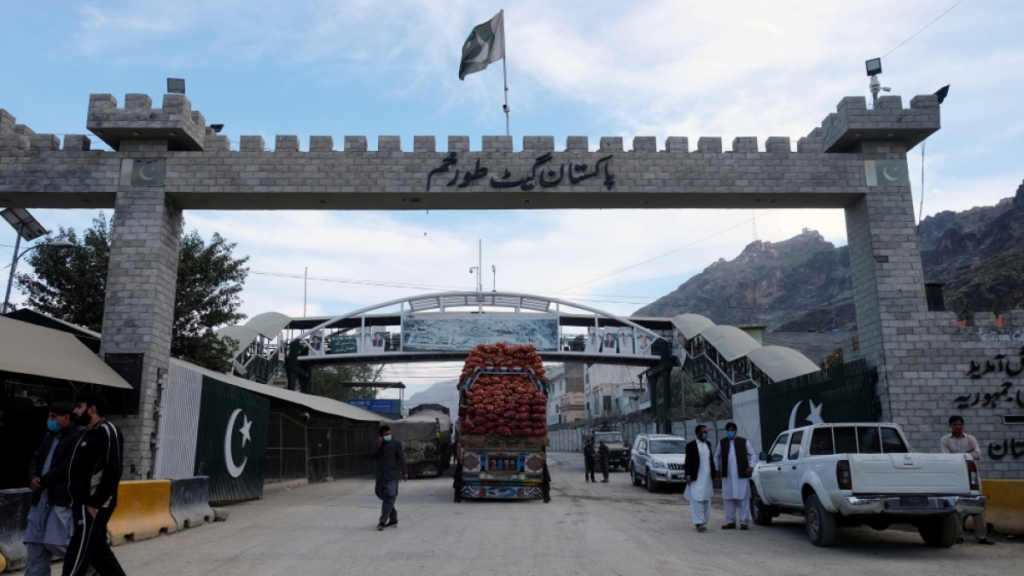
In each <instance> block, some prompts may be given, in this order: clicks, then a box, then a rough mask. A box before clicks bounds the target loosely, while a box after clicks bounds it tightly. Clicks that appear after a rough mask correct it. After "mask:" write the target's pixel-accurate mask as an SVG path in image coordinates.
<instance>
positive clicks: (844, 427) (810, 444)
mask: <svg viewBox="0 0 1024 576" xmlns="http://www.w3.org/2000/svg"><path fill="white" fill-rule="evenodd" d="M759 460H760V461H759V462H758V463H757V464H756V465H755V466H754V474H753V477H752V478H751V484H752V490H751V492H752V496H753V501H752V503H751V515H752V516H753V520H754V523H755V524H759V525H762V526H765V525H767V524H769V523H771V521H772V518H774V517H776V516H778V515H779V514H782V513H798V514H803V515H804V518H805V524H806V527H807V536H808V537H809V538H810V540H811V542H812V543H813V544H814V545H815V546H830V545H832V543H833V542H834V541H835V537H836V528H837V527H844V526H859V525H862V524H866V525H868V526H871V527H872V528H874V529H876V530H884V529H886V528H888V527H889V526H890V525H892V524H910V525H912V526H914V527H916V528H917V531H918V532H919V533H920V534H921V538H922V539H923V540H924V541H925V543H926V544H928V545H929V546H936V547H948V546H952V545H953V543H954V541H955V539H956V520H955V516H954V514H953V512H959V513H961V514H977V513H979V512H982V511H983V510H984V509H985V498H984V497H982V496H981V494H980V492H979V490H980V486H979V484H978V482H979V481H978V468H977V466H976V465H975V463H974V461H973V460H972V459H971V457H970V456H968V455H966V454H922V453H917V452H912V451H911V450H910V445H909V444H908V443H907V440H906V438H905V437H904V435H903V431H902V430H901V429H900V427H899V426H897V425H896V424H887V423H886V424H878V423H864V424H817V425H814V426H805V427H802V428H795V429H793V430H787V431H785V432H783V433H782V434H780V435H779V437H778V438H777V439H776V440H775V443H774V444H773V445H772V447H771V449H770V450H768V451H767V452H761V454H760V457H759Z"/></svg>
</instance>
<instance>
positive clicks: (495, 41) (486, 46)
mask: <svg viewBox="0 0 1024 576" xmlns="http://www.w3.org/2000/svg"><path fill="white" fill-rule="evenodd" d="M504 57H505V13H504V11H502V12H498V13H497V14H496V15H495V16H494V18H491V19H490V20H488V21H487V22H484V23H483V24H481V25H479V26H477V27H476V28H473V31H472V32H470V33H469V38H466V43H465V44H463V45H462V63H461V64H459V80H465V79H466V76H468V75H469V74H472V73H474V72H479V71H481V70H484V69H486V68H487V65H488V64H491V63H493V62H497V61H498V60H501V59H503V58H504Z"/></svg>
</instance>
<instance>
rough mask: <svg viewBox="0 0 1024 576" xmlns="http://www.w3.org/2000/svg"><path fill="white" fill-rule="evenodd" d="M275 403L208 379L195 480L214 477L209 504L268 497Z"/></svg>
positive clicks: (200, 419) (201, 404)
mask: <svg viewBox="0 0 1024 576" xmlns="http://www.w3.org/2000/svg"><path fill="white" fill-rule="evenodd" d="M269 415H270V400H268V399H266V398H264V397H262V396H259V395H257V394H253V393H252V392H249V391H247V390H244V389H242V388H238V387H236V386H231V385H229V384H225V383H223V382H221V381H219V380H215V379H213V378H210V377H207V376H203V393H202V400H201V402H200V405H199V434H198V441H197V443H196V468H195V475H196V476H209V477H210V500H211V501H213V502H236V501H239V500H252V499H254V498H259V497H261V496H262V495H263V471H264V468H265V466H266V454H267V423H268V420H269Z"/></svg>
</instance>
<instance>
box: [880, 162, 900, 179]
mask: <svg viewBox="0 0 1024 576" xmlns="http://www.w3.org/2000/svg"><path fill="white" fill-rule="evenodd" d="M882 176H885V179H886V180H888V181H890V182H895V181H897V180H899V179H900V177H899V176H897V177H895V178H893V177H892V176H889V167H888V166H886V167H885V168H882Z"/></svg>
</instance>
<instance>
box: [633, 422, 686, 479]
mask: <svg viewBox="0 0 1024 576" xmlns="http://www.w3.org/2000/svg"><path fill="white" fill-rule="evenodd" d="M685 464H686V439H685V438H683V437H682V436H675V435H672V434H640V435H639V436H637V437H636V440H635V441H634V442H633V450H631V457H630V462H629V477H630V478H631V479H632V480H633V486H640V485H642V484H647V490H648V491H649V492H657V491H658V486H660V485H661V484H686V466H685Z"/></svg>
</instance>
